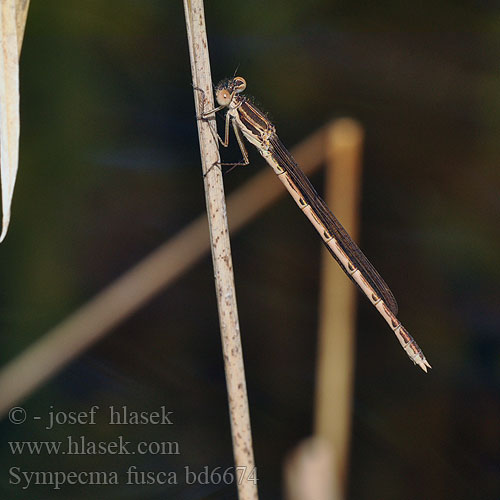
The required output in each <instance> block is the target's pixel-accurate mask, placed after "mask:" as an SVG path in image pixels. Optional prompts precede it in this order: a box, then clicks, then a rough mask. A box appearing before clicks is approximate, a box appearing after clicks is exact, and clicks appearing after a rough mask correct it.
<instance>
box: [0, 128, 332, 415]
mask: <svg viewBox="0 0 500 500" xmlns="http://www.w3.org/2000/svg"><path fill="white" fill-rule="evenodd" d="M323 138H324V129H320V130H319V131H317V132H315V133H314V134H312V135H311V136H310V137H309V138H307V139H306V140H305V141H304V142H302V143H301V144H300V145H299V146H297V147H296V148H294V149H293V150H292V153H293V155H294V157H295V158H296V159H297V160H298V161H299V162H300V164H301V165H302V166H303V167H304V171H305V172H307V173H309V174H310V173H312V172H313V171H314V170H317V169H318V168H319V167H320V165H321V163H322V161H323V143H324V139H323ZM285 193H286V190H285V189H284V188H283V185H282V184H281V182H276V176H275V174H274V172H272V171H271V170H270V169H265V170H262V171H261V172H260V173H259V174H257V175H256V176H255V177H253V178H252V179H251V180H250V181H249V182H247V183H246V184H245V185H244V186H243V187H242V188H240V189H238V190H237V191H236V192H234V193H232V194H231V196H230V197H229V199H228V212H229V214H230V217H229V222H230V227H231V232H232V233H233V234H234V233H235V232H236V231H237V230H239V229H241V228H242V227H243V226H244V225H245V224H247V223H248V222H249V221H250V220H252V219H253V218H255V217H256V216H257V215H259V214H260V213H261V212H262V211H263V210H265V209H266V208H268V207H269V206H270V205H271V204H272V203H274V202H275V201H276V200H277V199H278V198H280V197H282V196H284V195H285ZM207 226H208V222H207V216H206V214H203V215H200V216H199V217H198V218H196V219H195V220H194V221H193V222H191V223H190V224H189V225H188V226H186V227H185V228H184V229H183V230H182V231H180V232H179V233H178V234H177V235H175V236H174V237H172V238H171V239H170V240H168V241H167V242H165V243H164V244H163V245H161V246H160V247H159V248H157V249H156V250H155V251H153V252H152V253H151V254H150V255H148V256H147V257H145V258H144V259H142V260H141V261H140V262H138V263H137V264H136V265H135V266H134V267H132V268H131V269H130V270H128V271H127V272H126V273H124V274H123V275H122V276H120V277H119V278H118V279H116V280H115V281H114V282H113V283H111V284H109V285H108V286H107V287H106V288H105V289H104V290H102V291H101V292H99V293H98V294H97V295H95V296H94V297H93V298H92V299H90V300H89V301H88V302H87V303H86V304H84V305H83V306H81V307H80V308H79V309H77V310H76V311H75V312H73V313H72V314H70V315H69V316H68V317H67V318H66V319H65V320H64V321H62V322H61V323H60V324H59V325H57V326H56V327H55V328H53V329H52V330H50V331H49V332H47V333H46V334H45V335H43V336H42V337H41V338H40V339H39V340H37V341H36V342H34V343H33V344H32V345H31V346H30V347H28V348H27V349H26V350H25V351H24V352H22V353H21V354H20V355H19V356H17V357H16V358H14V359H13V360H12V361H10V362H9V363H8V364H7V365H6V366H4V367H3V368H2V370H1V371H0V416H1V415H3V414H5V413H6V411H7V410H8V409H9V408H11V407H12V406H13V405H15V404H17V403H19V402H20V401H21V400H23V399H24V398H25V397H27V396H29V395H30V394H31V393H32V392H33V391H34V390H35V389H36V388H37V387H38V386H39V385H41V384H43V383H44V382H45V381H46V380H48V379H49V378H50V377H52V376H53V375H55V374H56V373H57V372H59V371H60V370H61V369H63V368H64V367H65V366H66V365H67V364H68V363H70V362H71V361H72V360H73V359H75V358H76V357H77V356H79V355H80V354H81V353H83V352H84V351H85V350H87V349H89V348H90V347H91V346H92V345H93V344H94V343H95V342H97V341H99V340H100V339H102V338H103V337H104V336H105V335H106V334H107V333H109V332H111V331H112V329H113V328H114V327H116V326H118V325H119V324H120V323H121V322H122V321H124V320H125V319H126V318H128V317H129V316H131V315H132V314H133V313H134V312H136V311H137V310H138V309H139V308H140V307H142V306H143V305H144V304H146V303H147V302H148V301H149V300H150V299H152V298H153V297H155V296H156V295H157V294H158V293H159V292H160V291H162V290H163V289H164V288H166V287H167V286H168V285H170V284H172V283H173V282H175V280H176V279H177V278H179V277H181V276H182V275H183V274H184V273H185V272H186V271H187V270H189V269H190V268H191V267H192V266H193V265H194V264H196V262H198V261H199V260H200V259H201V258H202V257H203V256H204V255H205V254H206V253H207V252H208V250H209V241H208V238H207V233H208V228H207Z"/></svg>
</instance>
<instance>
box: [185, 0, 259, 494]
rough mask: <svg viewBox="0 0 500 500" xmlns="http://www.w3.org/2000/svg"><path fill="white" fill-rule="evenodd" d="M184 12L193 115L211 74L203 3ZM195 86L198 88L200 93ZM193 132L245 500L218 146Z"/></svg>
mask: <svg viewBox="0 0 500 500" xmlns="http://www.w3.org/2000/svg"><path fill="white" fill-rule="evenodd" d="M184 12H185V16H186V28H187V34H188V43H189V55H190V60H191V72H192V75H193V87H194V97H195V107H196V115H197V116H200V115H201V114H202V112H203V109H202V108H204V109H207V108H205V105H206V106H208V109H213V101H212V97H211V96H212V78H211V75H210V61H209V55H208V43H207V35H206V30H205V14H204V8H203V1H202V0H191V1H189V0H184ZM199 89H201V92H200V90H199ZM200 94H201V95H200ZM201 102H203V106H201V105H200V103H201ZM212 123H213V120H212ZM198 135H199V139H200V151H201V160H202V169H203V174H204V180H205V196H206V203H207V213H208V224H209V228H210V243H211V248H212V260H213V266H214V274H215V288H216V294H217V304H218V309H219V323H220V330H221V337H222V349H223V354H224V368H225V372H226V385H227V393H228V399H229V413H230V421H231V433H232V440H233V453H234V460H235V465H236V467H237V468H238V470H239V471H240V472H242V479H239V480H237V481H236V484H237V488H238V496H239V498H240V500H250V499H256V498H258V493H257V484H256V482H255V481H252V480H251V477H252V476H253V477H255V475H256V472H255V470H254V469H255V463H254V456H253V447H252V434H251V428H250V411H249V408H248V398H247V390H246V382H245V370H244V364H243V352H242V347H241V338H240V327H239V322H238V309H237V305H236V292H235V287H234V277H233V266H232V259H231V247H230V241H229V229H228V225H227V217H226V204H225V199H224V187H223V183H222V173H221V170H220V168H212V167H213V165H214V164H216V163H217V162H219V154H218V144H217V142H216V141H215V140H214V136H213V134H212V130H211V128H210V123H209V122H207V121H205V120H198Z"/></svg>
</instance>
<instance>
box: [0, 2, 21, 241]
mask: <svg viewBox="0 0 500 500" xmlns="http://www.w3.org/2000/svg"><path fill="white" fill-rule="evenodd" d="M17 4H18V1H17V0H2V1H1V3H0V44H1V51H0V174H1V184H2V232H1V235H0V241H2V240H3V239H4V238H5V235H6V234H7V228H8V227H9V221H10V207H11V203H12V194H13V192H14V184H15V182H16V175H17V165H18V158H19V47H18V30H17V12H18V11H17Z"/></svg>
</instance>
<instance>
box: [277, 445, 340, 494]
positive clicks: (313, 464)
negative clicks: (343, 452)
mask: <svg viewBox="0 0 500 500" xmlns="http://www.w3.org/2000/svg"><path fill="white" fill-rule="evenodd" d="M335 469H336V467H335V454H334V453H333V451H332V447H331V445H330V443H329V442H328V441H327V440H325V439H322V438H320V437H312V438H308V439H305V440H304V441H302V442H301V443H300V444H299V445H298V446H297V448H296V449H295V450H293V452H292V453H291V454H290V455H289V456H288V457H287V459H286V461H285V464H284V480H285V498H286V500H340V499H341V498H342V497H341V496H340V492H339V488H338V482H337V478H336V476H335V474H334V471H335Z"/></svg>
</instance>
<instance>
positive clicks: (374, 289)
mask: <svg viewBox="0 0 500 500" xmlns="http://www.w3.org/2000/svg"><path fill="white" fill-rule="evenodd" d="M245 89H246V81H245V80H244V79H243V78H241V77H239V76H237V77H235V78H231V79H229V80H224V81H222V82H220V83H219V84H218V85H217V87H216V89H215V96H216V99H217V103H218V105H219V106H218V107H216V108H214V109H212V110H210V111H206V112H203V113H202V118H207V117H208V116H210V115H212V114H214V113H216V112H217V111H220V110H222V109H224V108H227V113H226V121H225V132H224V139H222V138H221V137H220V136H219V135H218V134H217V132H216V134H217V138H218V140H219V141H220V142H221V144H222V145H223V146H224V147H227V146H228V145H229V126H230V123H232V125H233V130H234V134H235V136H236V139H237V141H238V144H239V147H240V149H241V153H242V155H243V159H242V161H241V162H239V163H236V164H229V165H248V163H249V160H248V153H247V151H246V149H245V145H244V143H243V138H242V136H241V134H243V136H244V137H245V138H246V139H247V140H248V141H249V142H250V143H252V144H253V145H254V146H255V147H256V148H257V149H258V150H259V153H260V154H261V155H262V156H263V157H264V159H265V160H266V161H267V163H269V165H270V166H271V167H272V168H273V170H274V172H275V173H276V175H277V176H278V178H279V179H280V181H281V182H282V183H283V184H284V185H285V187H286V189H287V190H288V192H289V193H290V194H291V195H292V198H293V199H294V200H295V202H296V203H297V205H298V206H299V207H300V208H301V209H302V211H303V212H304V214H305V215H306V217H307V218H308V219H309V220H310V221H311V223H312V224H313V226H314V227H315V228H316V230H317V231H318V233H319V234H320V236H321V238H322V239H323V241H324V243H325V245H326V247H327V248H328V250H329V251H330V253H331V254H332V256H333V258H334V259H335V260H336V261H337V262H338V264H339V265H340V267H341V268H342V270H343V271H344V272H345V273H346V274H347V276H348V277H349V278H350V279H351V280H352V281H353V282H354V283H355V284H356V285H357V286H358V287H359V288H360V289H361V291H362V292H363V293H364V294H365V295H366V296H367V297H368V299H369V300H370V301H371V303H372V304H373V305H374V306H375V307H376V308H377V310H378V311H379V313H380V314H381V315H382V317H383V318H384V319H385V320H386V321H387V323H388V324H389V326H390V327H391V329H392V330H393V332H394V334H395V335H396V337H397V338H398V340H399V342H400V343H401V345H402V346H403V349H404V350H405V351H406V353H407V354H408V356H409V357H410V359H411V360H412V361H413V362H414V363H415V364H418V366H420V368H422V370H424V371H425V372H427V368H430V367H431V365H430V364H429V363H428V362H427V360H426V359H425V356H424V354H423V352H422V350H421V349H420V347H419V346H418V345H417V343H416V342H415V340H414V339H413V337H412V336H411V335H410V334H409V333H408V331H407V330H406V329H405V328H404V327H403V325H402V324H401V322H400V321H399V320H398V319H397V317H396V315H397V313H398V305H397V302H396V300H395V298H394V295H393V294H392V292H391V290H390V289H389V287H388V286H387V285H386V283H385V282H384V280H383V279H382V278H381V276H380V275H379V273H378V272H377V271H376V270H375V268H374V267H373V266H372V264H371V263H370V261H369V260H368V259H367V258H366V257H365V255H364V254H363V252H362V251H361V250H360V249H359V247H358V246H357V245H356V243H354V241H353V240H352V239H351V237H350V236H349V234H348V233H347V231H346V230H345V229H344V228H343V227H342V225H341V224H340V222H339V221H338V220H337V218H336V217H335V216H334V215H333V214H332V212H331V211H330V210H329V208H328V206H327V205H326V203H325V202H324V201H323V200H322V199H321V197H320V196H319V195H318V193H317V192H316V190H315V189H314V187H313V186H312V184H311V183H310V182H309V179H308V178H307V177H306V175H305V174H304V173H303V172H302V170H301V169H300V168H299V166H298V165H297V163H296V162H295V160H294V159H293V157H292V155H291V154H290V153H289V152H288V150H287V149H286V148H285V146H283V144H282V142H281V141H280V139H279V138H278V136H277V134H276V128H275V126H274V125H273V124H272V123H271V122H270V121H269V119H268V118H267V117H266V115H265V114H264V113H263V112H262V111H260V110H259V109H258V108H257V107H256V106H255V104H253V103H252V102H251V101H250V100H249V99H248V98H247V97H245V96H244V95H242V94H241V93H242V92H243V91H244V90H245ZM222 165H224V164H222Z"/></svg>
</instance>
